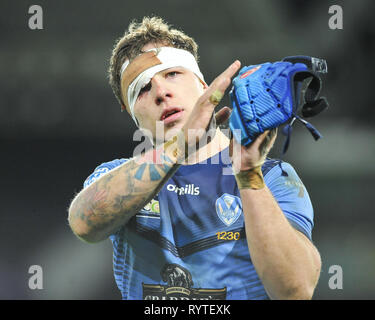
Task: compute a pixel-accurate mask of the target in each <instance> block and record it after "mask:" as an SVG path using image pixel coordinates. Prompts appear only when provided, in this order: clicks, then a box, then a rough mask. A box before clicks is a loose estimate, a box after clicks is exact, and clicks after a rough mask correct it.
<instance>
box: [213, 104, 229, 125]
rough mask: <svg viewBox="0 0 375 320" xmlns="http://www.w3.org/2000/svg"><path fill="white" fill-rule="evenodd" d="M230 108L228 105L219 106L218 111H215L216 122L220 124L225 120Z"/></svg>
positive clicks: (227, 117)
mask: <svg viewBox="0 0 375 320" xmlns="http://www.w3.org/2000/svg"><path fill="white" fill-rule="evenodd" d="M231 112H232V110H231V109H230V108H228V107H223V108H221V109H220V110H219V111H218V112H216V113H215V118H216V124H217V125H220V124H222V123H224V122H225V121H227V120H228V119H229V117H230V114H231Z"/></svg>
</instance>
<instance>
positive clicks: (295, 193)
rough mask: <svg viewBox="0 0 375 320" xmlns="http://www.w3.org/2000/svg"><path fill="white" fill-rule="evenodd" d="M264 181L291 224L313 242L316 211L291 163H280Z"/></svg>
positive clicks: (270, 171) (267, 174)
mask: <svg viewBox="0 0 375 320" xmlns="http://www.w3.org/2000/svg"><path fill="white" fill-rule="evenodd" d="M280 166H281V167H282V168H281V167H280ZM282 171H284V172H286V173H287V175H285V173H284V174H282V173H283V172H282ZM264 180H265V183H266V185H267V187H268V188H269V189H270V191H271V192H272V194H273V196H274V198H275V199H276V200H277V202H278V204H279V206H280V208H281V210H282V211H283V212H284V214H285V217H286V218H287V219H288V221H289V222H290V224H291V225H292V226H293V227H294V228H295V229H297V230H298V231H300V232H302V233H303V234H305V235H306V236H307V237H308V238H309V239H310V240H311V239H312V237H311V233H312V229H313V226H314V210H313V206H312V203H311V200H310V197H309V194H308V192H307V190H306V187H305V186H304V185H303V183H302V181H301V179H300V178H299V176H298V175H297V173H296V171H295V170H294V168H293V167H292V166H291V165H290V164H289V163H286V162H278V164H277V165H274V166H273V167H272V168H271V169H270V170H269V171H268V172H267V173H266V175H265V176H264Z"/></svg>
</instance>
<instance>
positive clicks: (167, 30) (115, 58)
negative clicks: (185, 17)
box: [108, 17, 199, 105]
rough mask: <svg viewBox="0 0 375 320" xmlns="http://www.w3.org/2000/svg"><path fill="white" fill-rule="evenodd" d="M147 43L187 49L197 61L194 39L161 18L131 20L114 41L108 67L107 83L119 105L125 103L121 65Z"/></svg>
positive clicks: (133, 56) (196, 48)
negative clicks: (122, 33)
mask: <svg viewBox="0 0 375 320" xmlns="http://www.w3.org/2000/svg"><path fill="white" fill-rule="evenodd" d="M148 43H162V44H164V45H166V46H170V47H174V48H178V49H184V50H187V51H189V52H190V53H191V54H193V56H194V57H195V59H196V60H197V62H198V58H199V57H198V45H197V44H196V42H195V41H194V39H193V38H191V37H189V36H187V35H186V34H185V33H183V32H182V31H179V30H177V29H174V28H172V27H171V25H169V24H167V23H165V22H164V21H163V19H162V18H160V17H144V18H143V20H142V22H140V23H138V22H136V21H132V22H131V23H130V25H129V27H128V29H127V30H126V31H125V33H124V35H123V36H122V37H121V38H119V39H118V40H117V41H116V43H115V46H114V48H113V51H112V56H111V60H110V66H109V69H108V74H109V83H110V85H111V87H112V90H113V92H114V94H115V96H116V98H117V100H118V101H119V103H120V104H121V105H125V103H124V101H122V95H121V75H120V69H121V66H122V64H123V63H124V62H125V61H126V60H130V61H131V60H132V59H134V58H135V57H136V56H137V55H139V54H140V53H142V48H143V47H144V46H145V45H146V44H148Z"/></svg>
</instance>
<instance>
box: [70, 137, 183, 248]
mask: <svg viewBox="0 0 375 320" xmlns="http://www.w3.org/2000/svg"><path fill="white" fill-rule="evenodd" d="M175 142H176V141H175ZM165 146H167V147H165ZM173 146H174V147H175V148H173ZM176 147H177V145H176V143H175V144H174V145H173V143H171V142H167V143H166V144H164V145H163V146H162V147H161V148H158V149H156V150H155V149H153V150H151V151H148V152H147V153H145V154H144V155H143V156H139V157H136V158H133V159H131V160H129V161H127V162H125V163H124V164H122V165H120V166H119V167H117V168H115V169H113V170H111V171H110V172H108V173H106V174H104V175H103V176H102V177H100V178H99V179H98V180H97V181H95V182H93V183H92V184H91V185H89V186H88V187H86V188H85V189H83V190H82V191H81V192H80V193H79V194H78V195H77V196H76V197H75V199H74V200H73V202H72V204H71V205H70V208H69V224H70V227H71V228H72V230H73V232H74V233H75V234H76V235H77V236H78V237H79V238H81V239H82V240H84V241H87V242H98V241H101V240H104V239H105V238H107V237H108V236H109V235H110V234H112V233H113V232H114V231H116V230H117V229H119V228H120V227H121V226H123V225H124V224H126V223H127V222H128V220H129V219H130V218H131V217H132V216H134V215H135V214H136V213H137V212H138V211H139V210H140V209H141V208H143V207H144V206H145V205H146V204H147V203H148V202H149V201H150V200H151V199H152V198H153V197H154V196H155V195H156V194H157V193H158V192H159V190H160V189H161V188H162V186H163V185H164V183H165V182H166V181H167V180H168V179H169V178H170V177H171V176H172V175H173V173H174V172H175V171H176V170H177V169H178V167H179V166H180V165H179V164H178V163H181V161H178V157H177V153H176V151H177V149H176ZM150 160H151V161H150Z"/></svg>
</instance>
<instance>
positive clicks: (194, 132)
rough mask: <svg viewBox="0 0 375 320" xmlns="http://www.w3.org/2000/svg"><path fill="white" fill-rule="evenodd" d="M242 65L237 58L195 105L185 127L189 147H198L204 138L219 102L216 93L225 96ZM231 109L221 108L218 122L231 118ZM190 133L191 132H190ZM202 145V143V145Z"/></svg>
mask: <svg viewBox="0 0 375 320" xmlns="http://www.w3.org/2000/svg"><path fill="white" fill-rule="evenodd" d="M240 67H241V63H240V62H239V61H238V60H236V61H235V62H233V63H232V64H231V65H230V66H229V67H228V68H227V69H226V70H225V71H224V72H223V73H221V74H220V75H219V76H218V77H217V78H216V79H215V80H214V81H213V82H212V83H211V85H210V86H209V87H208V88H207V89H206V91H205V92H204V93H203V95H202V96H201V97H200V98H199V99H198V101H197V103H196V104H195V107H194V109H193V111H192V113H191V115H190V117H189V119H188V120H187V122H186V124H185V125H184V127H183V132H184V135H185V141H186V143H187V144H188V147H189V148H190V147H194V148H195V147H196V146H197V145H198V143H199V141H201V140H203V138H204V136H205V134H206V131H207V129H208V127H209V124H210V122H211V120H212V117H213V112H214V109H215V107H216V105H217V104H218V102H217V103H215V99H213V98H212V96H213V95H214V97H215V95H218V96H221V97H223V96H224V93H225V90H226V89H227V88H228V86H229V85H230V83H231V78H232V77H233V76H234V74H235V73H236V72H237V71H238V70H239V68H240ZM229 115H230V109H229V108H228V107H224V108H222V109H220V110H219V111H218V112H217V113H216V115H215V119H216V123H217V124H221V123H223V122H224V121H226V120H227V119H228V118H229ZM189 133H190V134H189ZM201 146H202V145H200V147H201Z"/></svg>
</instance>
